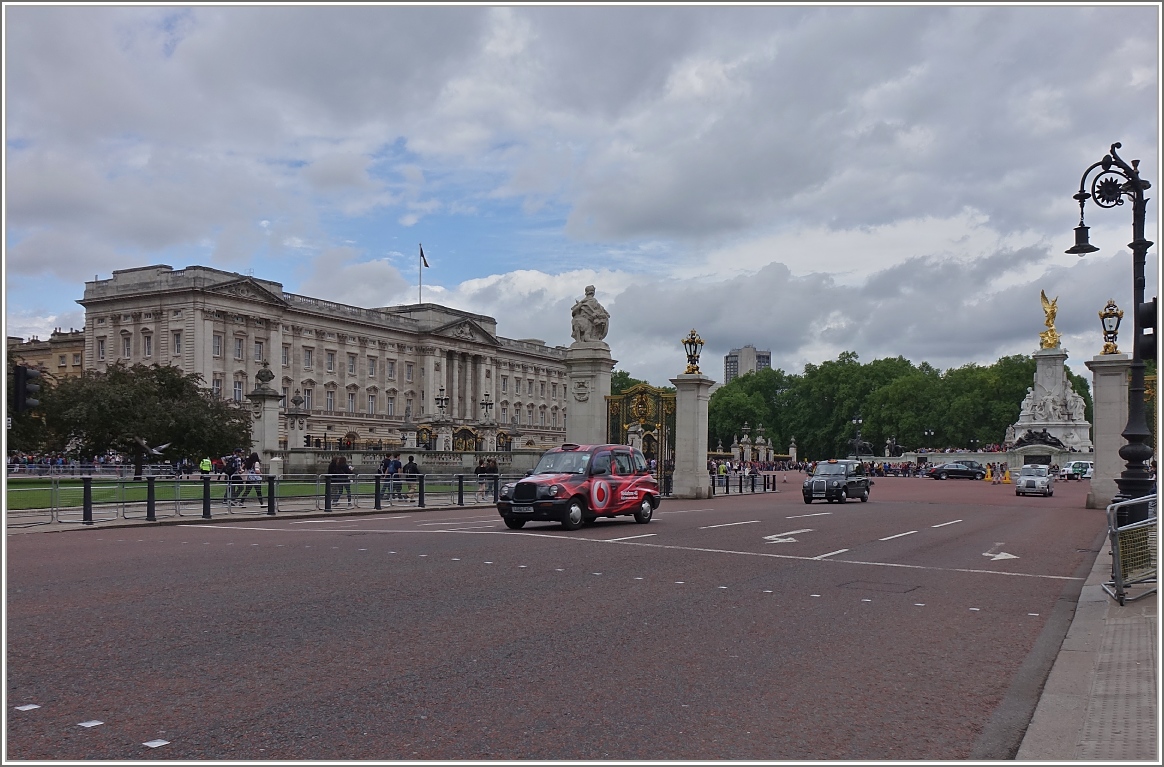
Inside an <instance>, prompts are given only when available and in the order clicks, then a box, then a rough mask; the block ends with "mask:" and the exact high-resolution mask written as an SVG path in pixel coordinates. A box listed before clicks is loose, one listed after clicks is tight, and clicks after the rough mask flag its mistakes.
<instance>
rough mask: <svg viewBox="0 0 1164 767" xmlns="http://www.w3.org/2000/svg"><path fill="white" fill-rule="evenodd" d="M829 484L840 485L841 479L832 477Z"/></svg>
mask: <svg viewBox="0 0 1164 767" xmlns="http://www.w3.org/2000/svg"><path fill="white" fill-rule="evenodd" d="M830 484H831V485H832V486H833V487H840V486H841V481H840V480H839V479H834V480H833V481H832V482H831V483H830Z"/></svg>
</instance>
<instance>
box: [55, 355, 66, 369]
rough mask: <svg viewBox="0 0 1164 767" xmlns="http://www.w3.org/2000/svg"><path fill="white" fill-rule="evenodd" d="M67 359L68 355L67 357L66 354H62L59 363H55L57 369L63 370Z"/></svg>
mask: <svg viewBox="0 0 1164 767" xmlns="http://www.w3.org/2000/svg"><path fill="white" fill-rule="evenodd" d="M68 358H69V357H68V355H67V354H62V355H61V356H60V358H59V359H60V361H59V362H57V366H58V367H62V368H63V367H66V365H67V363H66V362H65V360H67V359H68Z"/></svg>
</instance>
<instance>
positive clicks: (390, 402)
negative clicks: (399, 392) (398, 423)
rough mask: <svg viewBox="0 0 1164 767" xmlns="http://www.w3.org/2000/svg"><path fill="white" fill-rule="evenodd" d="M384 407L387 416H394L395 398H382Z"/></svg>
mask: <svg viewBox="0 0 1164 767" xmlns="http://www.w3.org/2000/svg"><path fill="white" fill-rule="evenodd" d="M384 405H385V406H386V413H387V415H396V398H395V397H385V398H384Z"/></svg>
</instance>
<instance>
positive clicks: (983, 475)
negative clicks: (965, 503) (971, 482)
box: [974, 472, 986, 481]
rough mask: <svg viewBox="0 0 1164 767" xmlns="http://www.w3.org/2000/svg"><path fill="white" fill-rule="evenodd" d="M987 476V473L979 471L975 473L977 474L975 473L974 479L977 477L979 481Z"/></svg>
mask: <svg viewBox="0 0 1164 767" xmlns="http://www.w3.org/2000/svg"><path fill="white" fill-rule="evenodd" d="M985 478H986V475H985V474H983V473H982V472H978V473H977V474H975V475H974V479H977V480H979V481H981V480H983V479H985Z"/></svg>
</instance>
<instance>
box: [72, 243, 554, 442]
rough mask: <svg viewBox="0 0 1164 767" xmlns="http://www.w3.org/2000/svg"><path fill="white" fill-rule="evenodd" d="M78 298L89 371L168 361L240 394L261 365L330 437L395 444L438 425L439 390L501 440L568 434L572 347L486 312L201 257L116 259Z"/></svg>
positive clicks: (465, 422) (452, 409) (458, 416)
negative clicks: (305, 291) (356, 300)
mask: <svg viewBox="0 0 1164 767" xmlns="http://www.w3.org/2000/svg"><path fill="white" fill-rule="evenodd" d="M78 303H80V304H81V305H82V306H84V307H85V330H84V333H85V350H84V355H85V359H84V366H85V369H87V370H97V371H104V370H105V369H106V368H107V367H108V366H109V365H113V364H116V363H118V362H123V363H127V364H134V363H141V364H146V365H150V364H154V363H157V364H162V365H174V366H176V367H180V368H181V369H182V370H184V371H185V372H187V373H197V374H199V375H201V376H202V379H203V384H204V385H205V386H207V387H209V388H210V389H212V390H213V391H214V392H215V393H216V394H217V395H219V396H222V397H228V398H232V399H235V400H238V401H245V395H246V394H247V393H249V392H250V391H251V390H252V389H253V388H254V386H255V374H256V373H257V372H258V371H259V370H260V369H261V368H262V366H263V363H264V362H267V363H268V365H269V367H270V369H271V371H272V372H273V373H275V380H274V381H272V382H271V384H272V386H274V387H281V391H282V394H283V401H282V405H283V407H287V406H288V403H289V402H290V401H291V399H292V398H293V397H294V395H295V394H296V393H298V394H299V396H301V397H302V398H303V404H302V408H303V409H304V410H307V411H308V412H309V413H310V422H311V426H310V431H311V437H312V438H313V440H324V442H323V444H324V445H327V444H334V443H336V442H337V441H341V440H346V441H350V442H351V443H353V444H359V445H361V446H366V445H371V444H376V443H382V444H383V447H384V449H392V448H396V447H399V446H400V445H401V444H402V441H403V440H402V434H401V429H402V428H405V429H409V428H416V427H415V424H423V423H424V422H426V421H430V420H431V419H432V417H433V416H434V415H436V414H437V413H438V408H437V403H438V402H440V401H442V398H447V405H446V406H445V413H444V416H443V417H444V418H445V419H446V420H447V419H451V420H452V421H453V423H455V424H458V425H460V426H462V427H463V428H465V429H472V428H473V427H475V426H476V425H479V424H481V423H482V422H483V421H484V420H485V419H486V418H488V419H491V420H493V421H495V422H496V423H497V424H498V426H499V427H500V429H501V431H500V432H499V433H498V439H499V445H500V443H501V440H502V439H505V440H508V441H510V442H512V440H513V438H514V436H517V438H518V439H519V440H520V443H519V444H513V447H518V446H520V447H523V448H527V449H533V448H539V449H544V448H546V447H550V446H553V445H554V444H560V443H561V442H563V441H564V438H565V434H566V388H567V387H566V383H567V381H568V376H567V374H566V365H565V360H566V349H565V347H562V346H547V345H546V344H545V343H544V342H543V341H540V340H537V339H521V340H515V339H509V338H503V337H501V336H499V335H497V321H496V320H495V319H494V318H492V317H488V316H485V315H481V314H473V313H470V312H465V311H461V310H458V309H452V308H449V307H446V306H439V305H437V304H430V303H422V304H410V305H403V306H386V307H380V308H374V309H365V308H361V307H357V306H350V305H346V304H340V303H335V302H332V301H324V300H321V299H317V298H310V297H308V296H300V295H296V294H294V293H287V292H285V291H284V290H283V286H282V284H280V283H278V282H273V281H271V280H263V279H258V278H256V277H252V276H249V275H244V274H237V273H235V272H227V271H222V270H218V269H211V268H209V267H205V266H190V267H187V268H185V269H180V270H174V269H173V268H172V267H169V266H165V265H157V266H146V267H141V268H136V269H121V270H118V271H115V272H113V276H112V278H110V279H106V280H94V281H93V282H86V283H85V294H84V298H83V299H81V300H80V301H78ZM483 402H488V403H490V405H489V406H488V407H482V403H483ZM281 440H283V441H284V442H285V440H286V435H285V432H281ZM288 447H293V448H294V447H300V446H299V445H290V446H288ZM469 449H471V448H469Z"/></svg>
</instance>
